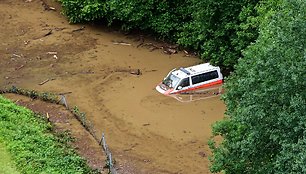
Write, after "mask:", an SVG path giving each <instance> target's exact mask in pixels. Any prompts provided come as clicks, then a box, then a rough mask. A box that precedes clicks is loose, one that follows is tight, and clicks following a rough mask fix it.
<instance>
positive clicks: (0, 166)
mask: <svg viewBox="0 0 306 174" xmlns="http://www.w3.org/2000/svg"><path fill="white" fill-rule="evenodd" d="M0 156H1V158H0V173H2V174H18V173H19V172H18V171H17V169H16V166H15V164H14V161H13V160H12V157H11V155H10V154H9V152H8V151H7V150H6V149H5V147H4V146H3V145H2V144H0Z"/></svg>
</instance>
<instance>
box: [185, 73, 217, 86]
mask: <svg viewBox="0 0 306 174" xmlns="http://www.w3.org/2000/svg"><path fill="white" fill-rule="evenodd" d="M218 77H219V75H218V72H217V70H215V71H211V72H207V73H203V74H198V75H195V76H193V77H191V80H192V84H197V83H202V82H205V81H208V80H212V79H215V78H218Z"/></svg>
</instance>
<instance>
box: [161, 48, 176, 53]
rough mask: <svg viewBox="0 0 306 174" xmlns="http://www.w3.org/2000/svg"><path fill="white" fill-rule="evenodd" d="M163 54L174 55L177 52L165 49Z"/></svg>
mask: <svg viewBox="0 0 306 174" xmlns="http://www.w3.org/2000/svg"><path fill="white" fill-rule="evenodd" d="M164 53H165V54H176V53H177V51H176V49H173V48H165V49H164Z"/></svg>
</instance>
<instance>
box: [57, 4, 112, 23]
mask: <svg viewBox="0 0 306 174" xmlns="http://www.w3.org/2000/svg"><path fill="white" fill-rule="evenodd" d="M58 1H60V2H61V3H62V6H63V12H64V14H65V15H67V17H68V18H69V20H70V22H72V23H79V22H85V21H86V22H88V21H95V20H98V19H101V18H102V17H104V15H105V13H106V11H107V7H106V4H105V2H103V0H58Z"/></svg>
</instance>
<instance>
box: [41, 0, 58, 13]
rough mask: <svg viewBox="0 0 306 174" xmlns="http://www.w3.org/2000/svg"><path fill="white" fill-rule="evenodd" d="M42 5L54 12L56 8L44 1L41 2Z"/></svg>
mask: <svg viewBox="0 0 306 174" xmlns="http://www.w3.org/2000/svg"><path fill="white" fill-rule="evenodd" d="M41 5H42V6H43V7H44V9H45V10H54V11H55V8H54V7H51V6H49V5H48V4H47V3H46V2H45V1H44V0H41Z"/></svg>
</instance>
